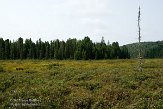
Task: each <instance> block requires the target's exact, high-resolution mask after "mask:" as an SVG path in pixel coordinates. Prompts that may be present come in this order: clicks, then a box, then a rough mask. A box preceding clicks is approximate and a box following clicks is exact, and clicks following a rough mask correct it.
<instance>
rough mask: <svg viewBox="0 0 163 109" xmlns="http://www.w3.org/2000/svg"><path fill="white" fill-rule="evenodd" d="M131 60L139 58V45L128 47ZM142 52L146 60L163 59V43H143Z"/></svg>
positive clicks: (134, 44) (129, 45)
mask: <svg viewBox="0 0 163 109" xmlns="http://www.w3.org/2000/svg"><path fill="white" fill-rule="evenodd" d="M126 46H127V48H128V51H129V54H130V57H131V58H137V56H138V43H133V44H128V45H126ZM140 46H141V51H142V55H143V57H144V58H163V41H157V42H142V43H141V45H140Z"/></svg>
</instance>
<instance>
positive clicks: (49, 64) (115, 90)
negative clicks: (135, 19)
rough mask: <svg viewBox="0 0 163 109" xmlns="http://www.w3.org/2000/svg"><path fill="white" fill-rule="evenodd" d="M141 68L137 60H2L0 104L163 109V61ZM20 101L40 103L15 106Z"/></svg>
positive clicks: (71, 108)
mask: <svg viewBox="0 0 163 109" xmlns="http://www.w3.org/2000/svg"><path fill="white" fill-rule="evenodd" d="M136 67H137V60H132V59H131V60H87V61H84V60H78V61H75V60H5V61H3V60H1V61H0V108H9V107H11V108H16V109H22V108H26V109H29V108H41V109H52V108H54V109H109V108H112V109H117V108H119V109H123V108H124V109H162V108H163V60H162V59H148V60H144V64H143V72H138V71H137V68H136ZM18 99H19V100H20V99H21V100H29V99H31V100H39V106H38V107H36V106H35V107H32V106H24V107H21V106H14V105H13V104H14V103H15V102H18V101H14V100H18ZM11 104H12V105H11ZM15 104H16V103H15Z"/></svg>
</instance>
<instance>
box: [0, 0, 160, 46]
mask: <svg viewBox="0 0 163 109" xmlns="http://www.w3.org/2000/svg"><path fill="white" fill-rule="evenodd" d="M139 5H140V6H141V12H142V17H141V28H142V41H157V40H163V0H0V37H3V38H4V39H11V40H13V39H14V40H16V39H18V38H19V37H22V38H32V40H33V41H35V40H37V39H39V38H41V39H42V40H46V41H49V40H53V39H57V38H58V39H60V40H66V39H68V38H77V39H83V38H84V37H85V36H89V37H90V38H91V39H92V40H93V41H94V42H97V41H100V40H101V37H102V36H103V37H104V39H105V41H106V42H107V41H108V40H109V41H110V42H114V41H118V42H119V43H120V45H123V44H128V43H134V42H137V37H138V35H137V31H138V29H137V14H138V7H139Z"/></svg>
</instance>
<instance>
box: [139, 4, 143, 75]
mask: <svg viewBox="0 0 163 109" xmlns="http://www.w3.org/2000/svg"><path fill="white" fill-rule="evenodd" d="M140 17H141V12H140V6H139V12H138V30H139V31H138V35H139V37H138V40H139V43H138V48H139V54H138V62H139V65H138V70H139V71H140V72H142V70H143V69H142V64H143V63H142V53H141V52H142V50H141V28H140Z"/></svg>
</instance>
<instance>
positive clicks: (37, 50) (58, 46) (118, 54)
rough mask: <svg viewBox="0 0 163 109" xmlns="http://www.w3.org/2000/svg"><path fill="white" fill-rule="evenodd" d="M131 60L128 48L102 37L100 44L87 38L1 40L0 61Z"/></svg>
mask: <svg viewBox="0 0 163 109" xmlns="http://www.w3.org/2000/svg"><path fill="white" fill-rule="evenodd" d="M126 58H130V55H129V53H128V49H127V47H126V46H122V47H120V46H119V43H118V42H113V43H112V44H109V43H107V44H106V43H105V40H104V38H103V37H102V39H101V41H100V42H98V43H94V42H92V40H91V39H90V38H89V37H88V36H87V37H85V38H84V39H82V40H77V39H70V38H69V39H67V41H63V40H62V41H60V40H59V39H56V40H53V41H42V40H41V39H39V40H37V41H36V42H33V41H32V39H31V38H30V39H23V38H21V37H20V38H18V39H17V40H16V41H11V40H9V39H6V40H4V39H3V38H0V59H1V60H3V59H59V60H63V59H76V60H81V59H82V60H88V59H96V60H98V59H126Z"/></svg>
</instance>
